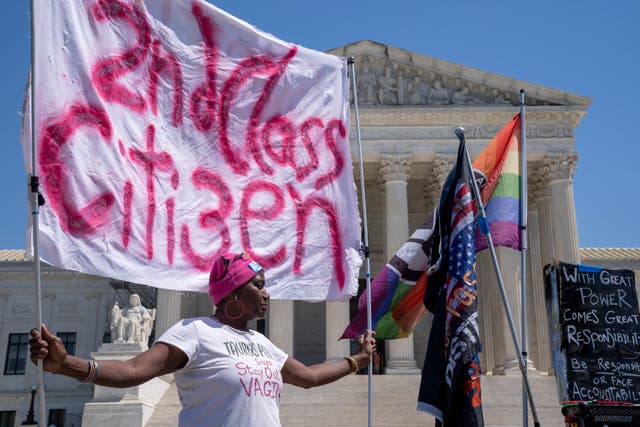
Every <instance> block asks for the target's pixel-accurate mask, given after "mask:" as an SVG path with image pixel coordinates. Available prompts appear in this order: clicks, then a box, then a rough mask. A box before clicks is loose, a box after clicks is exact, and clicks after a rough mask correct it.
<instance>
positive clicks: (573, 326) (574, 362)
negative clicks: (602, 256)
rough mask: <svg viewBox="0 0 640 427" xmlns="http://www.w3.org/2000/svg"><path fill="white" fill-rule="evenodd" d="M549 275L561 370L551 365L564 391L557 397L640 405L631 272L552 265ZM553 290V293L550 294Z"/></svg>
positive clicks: (639, 347) (637, 319)
mask: <svg viewBox="0 0 640 427" xmlns="http://www.w3.org/2000/svg"><path fill="white" fill-rule="evenodd" d="M547 273H548V274H551V275H554V276H555V277H553V279H555V280H552V281H548V283H547V286H548V289H547V292H548V296H549V294H550V295H552V298H557V302H558V305H557V310H556V311H555V317H556V318H557V319H555V320H556V321H557V322H558V325H557V326H558V327H559V328H556V331H558V332H559V336H558V337H557V338H558V339H557V340H556V341H557V342H556V344H559V349H558V348H556V349H554V350H556V351H554V358H556V359H557V358H558V357H559V358H560V360H561V364H562V365H564V366H558V364H557V363H556V364H555V366H556V369H558V368H560V369H561V371H560V372H556V374H557V375H560V376H564V378H558V380H559V384H562V385H563V388H564V387H566V390H565V391H566V394H565V393H561V396H565V397H566V398H568V400H583V401H584V400H611V401H616V402H632V403H640V314H639V312H638V297H637V294H636V289H635V275H634V273H633V271H630V270H611V269H604V268H599V267H591V266H585V265H574V264H565V263H556V264H555V265H553V266H551V268H549V267H548V272H547ZM553 285H555V287H556V289H555V290H554V291H555V292H551V293H549V286H553ZM552 317H554V315H553V314H552ZM552 334H553V328H552ZM553 341H554V340H553V338H552V347H553V344H554V343H553ZM556 347H557V346H556ZM556 362H557V360H556ZM559 391H560V390H559Z"/></svg>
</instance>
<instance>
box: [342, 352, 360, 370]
mask: <svg viewBox="0 0 640 427" xmlns="http://www.w3.org/2000/svg"><path fill="white" fill-rule="evenodd" d="M344 360H346V361H347V362H349V367H350V368H351V372H352V373H354V374H356V373H357V372H358V371H359V370H360V366H358V362H356V359H354V358H353V357H351V356H345V358H344Z"/></svg>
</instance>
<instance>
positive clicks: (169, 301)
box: [156, 289, 182, 338]
mask: <svg viewBox="0 0 640 427" xmlns="http://www.w3.org/2000/svg"><path fill="white" fill-rule="evenodd" d="M156 309H157V310H156V313H157V314H156V338H159V337H160V335H162V334H164V333H165V332H166V331H167V329H169V328H170V327H172V326H173V325H174V324H176V323H177V322H178V321H179V320H180V319H181V318H182V292H180V291H172V290H169V289H158V302H157V307H156Z"/></svg>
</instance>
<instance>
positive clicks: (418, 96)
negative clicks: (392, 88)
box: [407, 76, 425, 105]
mask: <svg viewBox="0 0 640 427" xmlns="http://www.w3.org/2000/svg"><path fill="white" fill-rule="evenodd" d="M421 83H422V82H421V81H420V76H414V77H413V80H409V81H408V82H407V92H409V104H411V105H422V104H424V103H425V99H424V96H423V95H422V93H421V91H420V85H421Z"/></svg>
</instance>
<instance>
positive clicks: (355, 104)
mask: <svg viewBox="0 0 640 427" xmlns="http://www.w3.org/2000/svg"><path fill="white" fill-rule="evenodd" d="M347 62H348V64H349V65H350V67H351V86H352V88H353V109H354V112H355V116H356V135H357V139H358V160H359V164H360V198H361V200H362V227H363V233H364V236H363V239H362V243H363V245H364V246H363V248H362V250H363V252H364V262H365V277H366V285H367V287H366V292H367V329H369V330H370V331H371V330H373V321H372V320H371V260H370V257H369V228H368V225H367V198H366V196H365V191H364V167H363V166H362V164H363V160H362V138H361V136H360V116H359V115H358V90H357V86H356V68H355V60H354V58H353V56H350V57H349V58H348V60H347ZM368 384H369V396H368V397H369V399H368V401H369V405H368V424H367V425H368V426H369V427H371V426H372V422H373V357H371V359H370V360H369V370H368Z"/></svg>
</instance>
